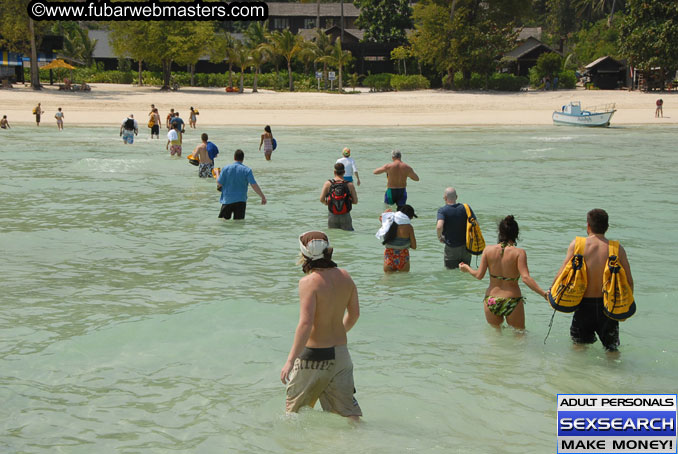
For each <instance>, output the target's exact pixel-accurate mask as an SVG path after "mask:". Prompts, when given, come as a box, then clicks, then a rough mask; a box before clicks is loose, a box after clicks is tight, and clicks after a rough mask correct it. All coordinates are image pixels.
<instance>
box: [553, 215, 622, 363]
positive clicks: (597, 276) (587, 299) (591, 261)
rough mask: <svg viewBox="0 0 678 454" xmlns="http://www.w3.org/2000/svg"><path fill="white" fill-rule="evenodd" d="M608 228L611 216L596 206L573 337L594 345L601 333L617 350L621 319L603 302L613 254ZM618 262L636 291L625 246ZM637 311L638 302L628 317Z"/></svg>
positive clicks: (612, 349) (571, 249)
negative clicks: (607, 309)
mask: <svg viewBox="0 0 678 454" xmlns="http://www.w3.org/2000/svg"><path fill="white" fill-rule="evenodd" d="M607 228H608V215H607V212H605V210H602V209H600V208H596V209H593V210H591V211H589V212H588V213H587V215H586V232H587V233H588V237H587V238H586V245H585V247H584V252H583V254H582V255H583V261H584V263H585V268H586V280H587V282H588V284H587V286H586V291H585V292H584V296H583V298H582V299H581V302H580V303H579V305H577V306H576V309H575V310H574V316H573V317H572V324H571V325H570V336H571V337H572V341H573V342H574V343H575V344H593V343H594V342H595V341H596V334H597V335H598V338H599V339H600V341H601V342H602V344H603V346H604V347H605V349H606V350H607V351H608V352H615V351H617V349H618V348H619V322H618V321H617V320H614V319H612V318H610V317H609V316H608V315H606V310H605V306H604V301H603V292H604V288H603V287H604V274H605V270H606V269H607V268H608V258H609V256H610V254H609V253H610V240H608V239H607V238H606V237H605V232H607ZM575 243H576V240H574V241H572V243H570V247H569V248H568V250H567V257H565V261H564V262H563V265H562V266H561V267H560V270H559V271H558V273H557V274H556V279H558V277H559V276H560V275H561V273H562V271H563V270H564V269H565V267H566V266H567V265H568V264H569V263H570V262H571V260H572V258H573V256H574V250H575ZM618 261H619V264H620V265H621V266H622V268H623V270H624V271H625V274H626V281H627V284H628V287H630V290H631V291H633V277H632V276H631V267H630V265H629V261H628V258H627V256H626V251H625V250H624V248H623V247H622V246H621V245H620V246H619V257H618ZM554 283H555V280H554ZM633 311H635V304H634V305H633V307H632V311H631V313H630V314H629V315H628V316H630V315H632V314H633Z"/></svg>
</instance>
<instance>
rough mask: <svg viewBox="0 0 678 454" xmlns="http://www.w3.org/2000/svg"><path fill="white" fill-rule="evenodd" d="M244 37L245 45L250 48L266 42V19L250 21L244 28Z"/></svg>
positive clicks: (267, 37)
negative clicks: (245, 39) (263, 20)
mask: <svg viewBox="0 0 678 454" xmlns="http://www.w3.org/2000/svg"><path fill="white" fill-rule="evenodd" d="M245 37H246V38H247V45H248V46H249V47H250V48H252V49H254V48H255V47H257V46H259V45H260V44H265V43H268V41H269V34H268V21H265V22H251V23H250V25H249V26H248V27H247V29H246V30H245Z"/></svg>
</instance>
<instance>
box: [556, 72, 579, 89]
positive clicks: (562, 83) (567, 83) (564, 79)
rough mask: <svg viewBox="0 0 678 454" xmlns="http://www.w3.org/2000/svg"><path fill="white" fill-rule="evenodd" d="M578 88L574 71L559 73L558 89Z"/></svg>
mask: <svg viewBox="0 0 678 454" xmlns="http://www.w3.org/2000/svg"><path fill="white" fill-rule="evenodd" d="M576 86H577V76H576V75H575V73H574V71H572V70H568V71H561V72H560V73H558V88H575V87H576Z"/></svg>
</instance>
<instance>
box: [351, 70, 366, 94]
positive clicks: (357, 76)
mask: <svg viewBox="0 0 678 454" xmlns="http://www.w3.org/2000/svg"><path fill="white" fill-rule="evenodd" d="M362 78H363V76H362V75H361V74H358V73H353V74H351V75H350V76H349V77H348V83H349V84H350V85H351V89H353V91H355V87H357V86H358V84H359V83H360V79H362Z"/></svg>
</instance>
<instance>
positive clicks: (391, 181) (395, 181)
mask: <svg viewBox="0 0 678 454" xmlns="http://www.w3.org/2000/svg"><path fill="white" fill-rule="evenodd" d="M373 173H374V174H375V175H379V174H381V173H386V185H387V187H389V188H405V187H407V178H408V177H409V178H411V179H412V180H414V181H419V175H417V174H416V173H415V172H414V170H413V169H412V167H410V166H409V165H407V164H405V163H404V162H402V161H401V160H399V159H397V160H394V161H393V162H390V163H388V164H385V165H383V166H381V167H379V168H378V169H376V170H375V171H374V172H373Z"/></svg>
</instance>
